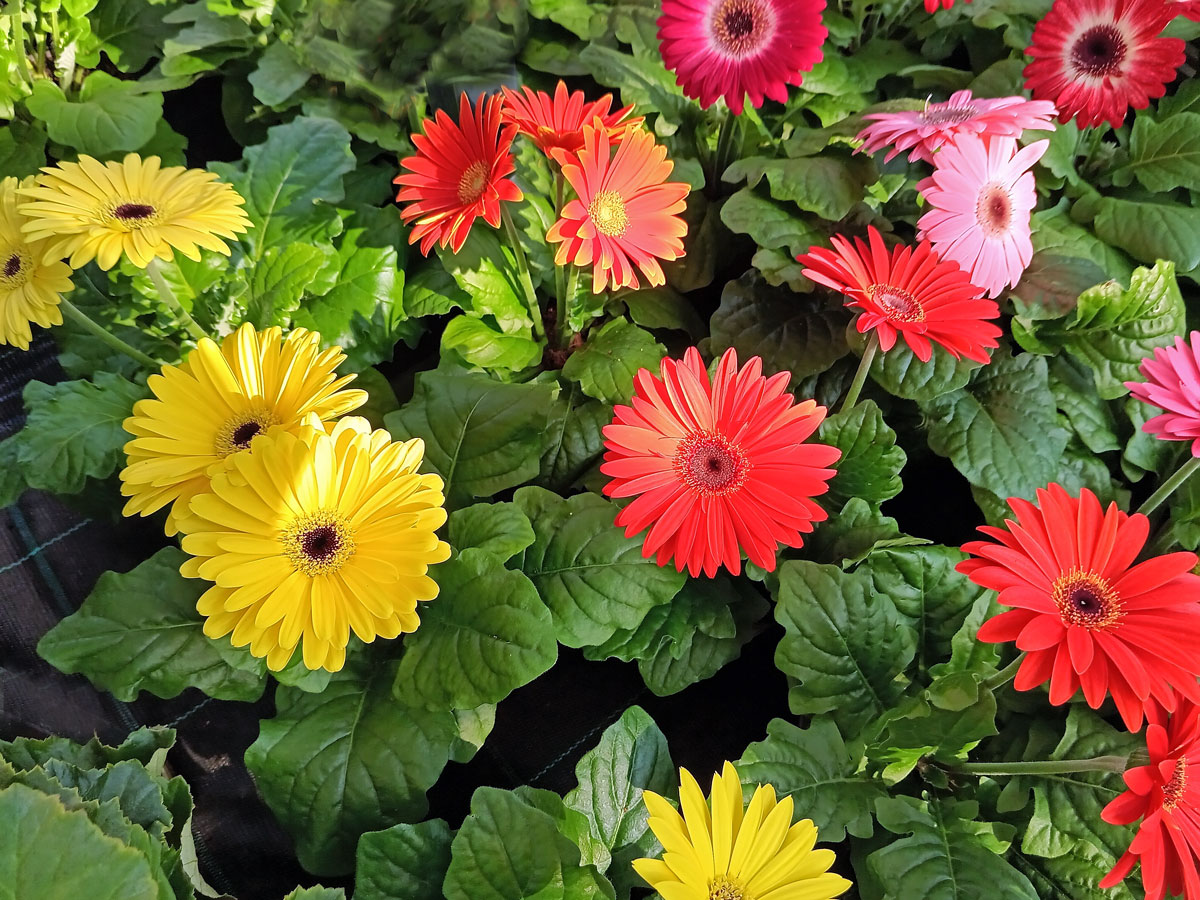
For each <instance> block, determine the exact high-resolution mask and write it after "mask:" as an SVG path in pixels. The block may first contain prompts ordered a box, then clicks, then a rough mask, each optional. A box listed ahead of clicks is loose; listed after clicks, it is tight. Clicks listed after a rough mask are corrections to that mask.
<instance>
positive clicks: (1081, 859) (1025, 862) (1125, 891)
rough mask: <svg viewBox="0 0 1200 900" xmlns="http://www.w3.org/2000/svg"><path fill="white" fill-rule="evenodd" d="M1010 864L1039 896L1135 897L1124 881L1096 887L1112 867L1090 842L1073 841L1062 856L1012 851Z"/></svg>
mask: <svg viewBox="0 0 1200 900" xmlns="http://www.w3.org/2000/svg"><path fill="white" fill-rule="evenodd" d="M1012 864H1013V865H1014V866H1015V867H1016V868H1017V870H1018V871H1020V872H1021V873H1022V874H1023V875H1024V876H1025V877H1026V878H1028V879H1029V881H1030V882H1031V883H1032V884H1033V886H1034V889H1035V890H1036V891H1037V893H1038V896H1039V897H1054V898H1057V900H1101V898H1103V900H1135V897H1134V893H1133V890H1131V889H1130V885H1129V883H1128V881H1123V882H1121V883H1119V884H1117V885H1114V886H1113V887H1111V888H1108V889H1107V890H1105V891H1103V892H1101V891H1100V890H1099V888H1097V887H1096V885H1097V884H1099V883H1100V880H1101V879H1102V878H1103V877H1104V876H1105V875H1107V874H1108V872H1109V870H1110V869H1111V868H1112V860H1111V858H1110V857H1109V856H1108V854H1106V853H1104V852H1103V851H1101V850H1097V849H1096V848H1095V847H1093V846H1092V845H1091V844H1076V845H1075V848H1074V849H1073V850H1072V851H1071V852H1070V853H1068V854H1066V855H1064V856H1058V857H1055V858H1054V859H1047V858H1045V857H1042V856H1026V855H1025V854H1023V853H1014V854H1013V855H1012Z"/></svg>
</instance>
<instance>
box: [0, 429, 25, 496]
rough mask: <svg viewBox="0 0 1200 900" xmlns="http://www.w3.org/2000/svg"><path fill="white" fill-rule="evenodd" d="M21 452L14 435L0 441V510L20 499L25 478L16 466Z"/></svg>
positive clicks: (23, 490) (19, 444)
mask: <svg viewBox="0 0 1200 900" xmlns="http://www.w3.org/2000/svg"><path fill="white" fill-rule="evenodd" d="M20 450H21V442H20V441H19V440H17V439H16V435H10V436H9V437H8V438H6V439H5V440H3V441H0V509H4V508H5V507H8V506H12V505H13V504H14V503H16V502H17V501H18V500H20V499H21V495H22V494H23V493H25V489H26V488H27V487H29V485H28V484H26V483H25V476H24V475H23V474H22V473H21V467H20V466H19V465H18V464H17V455H18V453H19V452H20Z"/></svg>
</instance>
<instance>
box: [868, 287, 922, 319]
mask: <svg viewBox="0 0 1200 900" xmlns="http://www.w3.org/2000/svg"><path fill="white" fill-rule="evenodd" d="M867 296H868V297H870V298H871V300H872V301H873V302H874V303H875V305H876V306H878V307H879V311H880V312H881V313H883V314H884V315H885V316H887V317H888V318H889V319H891V320H892V321H893V322H924V321H925V308H924V307H923V306H921V301H920V300H918V299H917V298H916V296H915V295H914V294H912V293H911V292H909V291H906V290H904V289H903V288H898V287H895V286H894V285H890V284H872V285H870V286H869V287H868V288H867Z"/></svg>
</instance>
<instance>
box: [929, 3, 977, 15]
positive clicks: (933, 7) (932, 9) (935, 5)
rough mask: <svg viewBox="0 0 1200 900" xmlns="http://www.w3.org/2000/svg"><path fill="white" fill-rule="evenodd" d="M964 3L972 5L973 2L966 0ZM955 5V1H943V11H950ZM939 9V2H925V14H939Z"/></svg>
mask: <svg viewBox="0 0 1200 900" xmlns="http://www.w3.org/2000/svg"><path fill="white" fill-rule="evenodd" d="M964 2H966V3H970V2H971V0H964ZM953 5H954V0H941V7H942V9H949V8H950V7H952V6H953ZM937 8H938V0H925V12H927V13H934V12H937Z"/></svg>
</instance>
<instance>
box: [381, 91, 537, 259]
mask: <svg viewBox="0 0 1200 900" xmlns="http://www.w3.org/2000/svg"><path fill="white" fill-rule="evenodd" d="M501 102H502V101H501V99H500V97H498V96H493V97H488V98H487V99H486V100H485V99H482V98H481V99H480V101H479V103H478V104H476V106H475V110H474V112H473V113H472V110H471V101H470V100H468V99H467V95H466V94H463V95H462V98H461V100H460V101H459V107H458V122H457V123H456V122H455V121H454V120H453V119H451V118H450V117H449V116H448V115H446V113H445V112H444V111H442V110H440V109H439V110H438V111H437V115H436V117H435V118H434V119H426V120H425V133H424V134H414V135H413V136H412V142H413V145H414V146H415V147H416V148H417V152H416V154H415V155H414V156H409V157H407V158H406V159H403V160H401V162H400V166H401V168H404V169H408V170H409V171H408V172H406V173H402V174H401V175H399V176H398V177H397V178H396V179H395V183H396V184H399V185H403V187H401V188H400V193H399V194H398V195H397V196H396V201H397V202H399V203H407V204H408V205H407V206H405V207H403V208H402V209H401V210H400V218H402V219H403V220H404V221H405V222H406V223H412V222H414V221H415V223H416V224H414V225H413V228H412V231H411V232H410V233H409V235H408V242H409V243H410V244H414V243H416V242H417V241H418V240H419V241H420V242H421V252H422V253H424V254H425V255H429V251H430V249H431V248H432V247H433V245H434V244H435V243H438V244H441V246H443V247H445V246H449V247H450V248H451V249H453V250H454V252H455V253H457V252H458V251H459V250H461V249H462V245H463V244H464V243H466V240H467V235H468V234H469V233H470V231H471V224H472V223H473V222H474V221H475V219H476V217H478V216H483V220H484V221H485V222H487V223H488V224H489V225H491V226H492V227H493V228H496V227H499V225H500V202H501V201H502V200H508V201H514V200H520V199H521V196H522V195H521V190H520V188H518V187H517V186H516V185H515V184H513V182H512V180H511V179H509V178H507V177H505V176H507V175H509V174H511V173H512V171H513V157H512V154H511V153H509V152H508V151H509V148H510V147H511V146H512V142H513V137H514V136H515V135H516V128H515V127H513V126H511V125H509V126H505V127H503V128H502V127H501V126H500V106H501Z"/></svg>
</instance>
